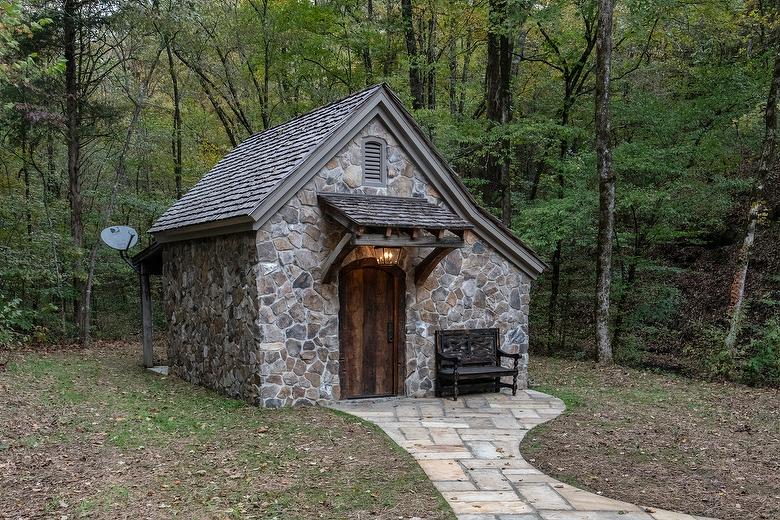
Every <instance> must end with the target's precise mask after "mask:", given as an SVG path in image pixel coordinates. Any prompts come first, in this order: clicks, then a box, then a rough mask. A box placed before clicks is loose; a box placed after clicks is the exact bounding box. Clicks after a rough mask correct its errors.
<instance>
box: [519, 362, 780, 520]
mask: <svg viewBox="0 0 780 520" xmlns="http://www.w3.org/2000/svg"><path fill="white" fill-rule="evenodd" d="M529 373H530V376H531V378H532V379H533V381H534V383H535V385H536V386H534V388H535V389H537V390H540V391H542V392H547V393H550V394H553V395H556V396H558V397H560V398H561V399H563V400H564V401H565V402H566V405H567V407H568V410H567V411H566V413H565V414H564V415H562V416H561V417H559V418H557V419H555V420H553V421H552V422H550V423H547V424H545V425H542V426H540V427H538V428H536V429H534V430H533V431H531V432H530V433H529V434H528V435H527V436H526V438H525V440H524V441H523V445H522V447H521V450H522V452H523V454H524V455H525V456H526V458H528V459H529V460H530V461H531V463H532V464H534V465H536V466H537V467H538V468H539V469H541V470H542V471H544V472H545V473H548V474H550V475H553V476H555V477H557V478H559V479H561V480H563V481H566V482H568V483H570V484H572V485H576V486H579V487H582V488H585V489H588V490H590V491H594V492H598V493H602V494H604V495H605V496H608V497H611V498H617V499H620V500H625V501H628V502H632V503H637V504H642V505H647V506H655V507H660V508H664V509H674V510H678V511H684V512H686V513H692V514H697V515H705V516H713V517H717V518H721V519H724V520H727V519H728V520H730V519H734V520H753V519H771V520H777V519H779V518H780V392H778V390H771V389H754V388H748V387H744V386H739V385H734V384H716V383H707V382H701V381H692V380H690V379H686V378H683V377H678V376H674V375H669V374H658V373H652V372H644V371H638V370H630V369H625V368H619V367H612V368H602V367H598V366H596V365H595V364H593V363H584V362H577V361H566V360H560V359H552V358H542V357H536V356H531V366H530V367H529Z"/></svg>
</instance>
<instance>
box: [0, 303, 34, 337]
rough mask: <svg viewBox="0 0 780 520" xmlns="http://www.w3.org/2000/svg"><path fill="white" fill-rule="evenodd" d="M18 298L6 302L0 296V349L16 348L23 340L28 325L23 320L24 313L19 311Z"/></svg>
mask: <svg viewBox="0 0 780 520" xmlns="http://www.w3.org/2000/svg"><path fill="white" fill-rule="evenodd" d="M19 303H20V301H19V298H15V299H13V300H10V301H6V300H5V298H3V297H2V295H0V347H2V348H11V347H14V346H17V345H18V344H19V343H20V342H21V341H22V340H23V339H24V336H23V332H24V331H25V329H28V330H29V327H30V324H29V322H28V321H27V320H25V319H24V313H23V312H22V311H21V309H19Z"/></svg>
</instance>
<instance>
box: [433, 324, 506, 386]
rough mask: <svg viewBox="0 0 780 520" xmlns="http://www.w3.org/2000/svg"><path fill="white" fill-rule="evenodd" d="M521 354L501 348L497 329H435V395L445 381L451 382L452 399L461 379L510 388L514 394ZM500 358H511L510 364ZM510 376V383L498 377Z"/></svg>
mask: <svg viewBox="0 0 780 520" xmlns="http://www.w3.org/2000/svg"><path fill="white" fill-rule="evenodd" d="M520 357H521V354H510V353H509V352H505V351H503V350H501V347H500V340H499V335H498V329H459V330H438V331H436V397H441V396H442V390H443V388H444V385H445V384H448V385H450V386H452V394H453V397H454V398H455V401H457V400H458V385H459V384H460V383H461V382H467V383H469V384H479V385H481V387H482V388H484V387H485V386H487V387H488V388H490V389H492V390H493V391H494V392H498V391H499V390H500V389H501V388H504V387H505V388H511V389H512V395H516V394H517V374H518V368H517V366H518V364H519V362H520ZM502 358H509V359H512V360H514V364H513V367H511V368H510V367H505V366H502V365H501V359H502ZM504 376H512V384H509V383H504V382H503V381H501V377H504Z"/></svg>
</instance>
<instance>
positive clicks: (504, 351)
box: [497, 349, 523, 359]
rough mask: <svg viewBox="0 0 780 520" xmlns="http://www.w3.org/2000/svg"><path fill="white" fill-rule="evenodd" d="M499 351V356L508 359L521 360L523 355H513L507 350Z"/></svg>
mask: <svg viewBox="0 0 780 520" xmlns="http://www.w3.org/2000/svg"><path fill="white" fill-rule="evenodd" d="M497 350H498V355H499V356H501V357H508V358H512V359H520V358H521V357H522V356H523V355H522V354H512V353H511V352H507V351H506V350H501V349H497Z"/></svg>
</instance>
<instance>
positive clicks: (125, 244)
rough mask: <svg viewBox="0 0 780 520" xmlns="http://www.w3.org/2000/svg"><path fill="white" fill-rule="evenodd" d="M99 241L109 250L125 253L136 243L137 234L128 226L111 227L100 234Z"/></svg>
mask: <svg viewBox="0 0 780 520" xmlns="http://www.w3.org/2000/svg"><path fill="white" fill-rule="evenodd" d="M100 239H101V240H102V241H103V242H105V244H106V245H107V246H108V247H110V248H111V249H116V250H117V251H127V250H128V249H130V248H131V247H133V246H134V245H136V244H137V243H138V232H137V231H136V230H135V229H133V228H131V227H129V226H111V227H107V228H106V229H104V230H103V231H101V232H100Z"/></svg>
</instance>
